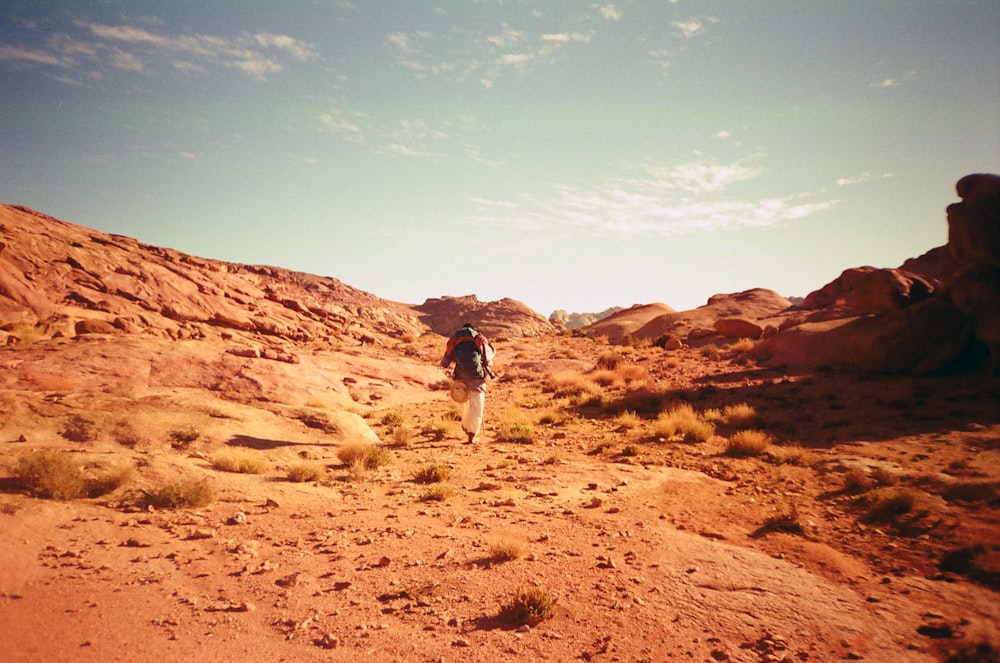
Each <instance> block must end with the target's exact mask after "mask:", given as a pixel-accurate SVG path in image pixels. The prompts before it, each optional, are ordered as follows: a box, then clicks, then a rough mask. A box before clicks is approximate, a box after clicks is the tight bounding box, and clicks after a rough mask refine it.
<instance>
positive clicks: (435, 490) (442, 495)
mask: <svg viewBox="0 0 1000 663" xmlns="http://www.w3.org/2000/svg"><path fill="white" fill-rule="evenodd" d="M454 494H455V489H454V488H453V487H452V486H449V485H448V484H446V483H435V484H433V485H430V486H428V487H427V488H425V489H424V492H423V493H421V494H420V501H421V502H444V501H445V500H447V499H448V498H449V497H451V496H452V495H454Z"/></svg>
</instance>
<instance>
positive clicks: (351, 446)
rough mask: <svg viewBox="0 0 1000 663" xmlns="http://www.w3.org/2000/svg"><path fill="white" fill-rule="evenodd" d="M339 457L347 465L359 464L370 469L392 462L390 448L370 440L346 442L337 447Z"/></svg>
mask: <svg viewBox="0 0 1000 663" xmlns="http://www.w3.org/2000/svg"><path fill="white" fill-rule="evenodd" d="M337 458H339V459H340V461H341V462H342V463H344V464H345V465H347V466H355V465H358V466H360V467H363V468H364V469H368V470H374V469H377V468H379V467H382V466H384V465H389V464H390V463H392V454H391V453H390V452H389V450H388V449H386V448H384V447H380V446H378V445H377V444H371V443H370V442H346V443H344V444H342V445H341V446H340V448H339V449H337Z"/></svg>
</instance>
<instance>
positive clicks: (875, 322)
mask: <svg viewBox="0 0 1000 663" xmlns="http://www.w3.org/2000/svg"><path fill="white" fill-rule="evenodd" d="M843 330H844V332H845V333H846V336H845V337H844V338H845V340H846V341H847V344H846V350H847V358H848V359H849V360H850V363H851V364H853V365H854V366H856V367H858V368H860V369H862V370H865V371H871V372H877V373H907V372H910V373H932V372H934V371H939V370H941V369H944V368H946V367H948V366H949V365H950V364H953V363H954V362H955V361H956V360H957V359H958V358H959V357H960V356H961V355H962V354H963V353H964V352H965V350H966V348H967V347H968V345H969V341H970V339H971V337H972V323H971V321H970V320H969V318H968V317H966V316H965V315H963V314H962V312H961V311H959V310H958V308H956V307H955V306H954V305H953V304H952V303H951V302H948V301H947V300H945V299H944V298H942V297H937V298H934V299H930V300H928V301H925V302H921V303H920V304H916V305H914V306H911V307H909V308H906V309H903V310H900V311H894V312H892V313H888V314H886V315H882V316H871V317H865V318H859V319H857V320H855V321H853V322H851V323H850V324H848V325H846V326H845V327H844V328H843Z"/></svg>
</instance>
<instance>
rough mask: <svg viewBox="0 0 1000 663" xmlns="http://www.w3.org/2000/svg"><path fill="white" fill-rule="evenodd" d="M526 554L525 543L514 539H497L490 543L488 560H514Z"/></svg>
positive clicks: (497, 562) (493, 561)
mask: <svg viewBox="0 0 1000 663" xmlns="http://www.w3.org/2000/svg"><path fill="white" fill-rule="evenodd" d="M523 555H524V544H523V543H522V542H520V541H517V540H514V539H506V538H504V539H495V540H493V541H491V542H490V544H489V556H488V558H487V559H488V560H489V561H490V562H492V563H494V564H499V563H501V562H512V561H514V560H515V559H520V558H521V557H522V556H523Z"/></svg>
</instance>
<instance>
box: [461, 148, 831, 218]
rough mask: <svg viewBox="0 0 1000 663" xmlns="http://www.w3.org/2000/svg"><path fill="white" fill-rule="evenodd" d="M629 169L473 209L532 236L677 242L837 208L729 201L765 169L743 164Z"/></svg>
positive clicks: (796, 201) (814, 199) (795, 199)
mask: <svg viewBox="0 0 1000 663" xmlns="http://www.w3.org/2000/svg"><path fill="white" fill-rule="evenodd" d="M629 169H631V170H635V171H637V172H636V174H635V175H633V176H630V177H615V178H609V179H607V180H605V181H603V182H601V183H599V184H596V185H594V186H589V187H587V186H575V185H568V184H559V185H554V186H553V187H552V188H551V190H550V191H549V192H548V193H547V194H546V195H544V196H523V197H521V198H519V199H517V200H514V201H510V200H489V199H485V198H476V199H474V200H473V203H474V204H475V205H476V206H477V207H479V208H480V210H481V212H480V213H478V214H477V215H476V218H475V219H474V220H476V221H477V222H479V223H486V224H495V225H500V226H507V227H516V228H519V229H521V230H525V231H531V230H535V231H546V232H548V231H559V230H562V231H568V230H575V231H577V232H584V233H588V234H593V235H597V236H605V235H613V234H630V235H659V236H673V235H682V234H690V233H698V232H721V231H726V230H736V229H740V228H763V227H769V226H774V225H779V224H781V223H786V222H790V221H795V220H799V219H803V218H806V217H808V216H812V215H814V214H818V213H821V212H823V211H826V210H828V209H830V208H832V207H833V206H834V205H835V204H836V202H837V201H836V200H833V199H829V198H826V199H824V198H822V197H821V196H820V195H819V194H792V195H784V196H773V197H766V198H743V197H737V196H730V195H725V191H726V190H727V189H728V188H730V187H731V186H733V185H735V184H738V183H741V182H746V181H748V180H752V179H755V178H756V177H758V176H759V174H760V170H759V169H757V168H752V167H750V166H748V165H746V164H745V163H743V162H735V163H730V164H711V163H705V162H703V161H690V162H687V163H681V164H645V165H638V166H630V167H629Z"/></svg>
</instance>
